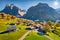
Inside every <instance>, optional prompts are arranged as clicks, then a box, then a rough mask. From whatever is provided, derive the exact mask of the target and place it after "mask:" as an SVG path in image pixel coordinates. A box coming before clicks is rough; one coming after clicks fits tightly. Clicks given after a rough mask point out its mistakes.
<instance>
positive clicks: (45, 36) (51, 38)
mask: <svg viewBox="0 0 60 40" xmlns="http://www.w3.org/2000/svg"><path fill="white" fill-rule="evenodd" d="M44 36H45V37H47V38H48V39H50V40H53V39H52V38H51V37H49V36H47V35H44Z"/></svg>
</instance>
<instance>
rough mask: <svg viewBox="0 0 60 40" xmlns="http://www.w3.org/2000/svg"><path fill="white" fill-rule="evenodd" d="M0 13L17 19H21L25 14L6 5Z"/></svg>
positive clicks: (14, 7) (12, 5) (10, 5)
mask: <svg viewBox="0 0 60 40" xmlns="http://www.w3.org/2000/svg"><path fill="white" fill-rule="evenodd" d="M1 12H4V13H6V14H10V15H14V16H17V17H21V16H23V15H24V14H25V13H26V11H25V10H23V11H22V10H21V9H20V8H18V7H17V6H15V5H14V4H7V5H6V7H5V8H4V9H3V10H2V11H1Z"/></svg>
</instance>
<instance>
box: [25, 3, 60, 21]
mask: <svg viewBox="0 0 60 40" xmlns="http://www.w3.org/2000/svg"><path fill="white" fill-rule="evenodd" d="M24 18H26V19H30V20H39V21H48V20H51V21H55V20H59V19H60V14H59V13H58V12H57V11H56V10H55V9H53V8H51V7H49V5H48V4H46V3H39V4H37V5H36V6H32V7H30V8H29V9H28V11H27V13H26V14H25V15H24Z"/></svg>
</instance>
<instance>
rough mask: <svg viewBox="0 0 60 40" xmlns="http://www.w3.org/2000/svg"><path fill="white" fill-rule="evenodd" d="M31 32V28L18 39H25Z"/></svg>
mask: <svg viewBox="0 0 60 40" xmlns="http://www.w3.org/2000/svg"><path fill="white" fill-rule="evenodd" d="M30 32H31V30H30V31H28V32H26V33H25V34H24V35H23V36H22V37H21V38H20V39H18V40H23V39H24V38H25V37H26V36H27V35H28V34H29V33H30Z"/></svg>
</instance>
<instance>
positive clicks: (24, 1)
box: [0, 0, 60, 11]
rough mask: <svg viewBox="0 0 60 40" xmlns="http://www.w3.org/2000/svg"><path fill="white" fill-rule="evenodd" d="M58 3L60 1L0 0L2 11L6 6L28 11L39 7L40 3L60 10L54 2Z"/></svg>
mask: <svg viewBox="0 0 60 40" xmlns="http://www.w3.org/2000/svg"><path fill="white" fill-rule="evenodd" d="M55 1H57V2H58V4H60V3H59V2H60V0H0V11H1V10H3V9H4V7H5V6H6V4H14V5H16V6H17V7H19V8H21V9H24V10H27V9H28V8H30V7H31V6H34V5H37V4H38V3H39V2H42V3H47V4H48V5H49V6H51V7H52V8H55V9H56V8H60V6H59V5H54V2H55Z"/></svg>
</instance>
